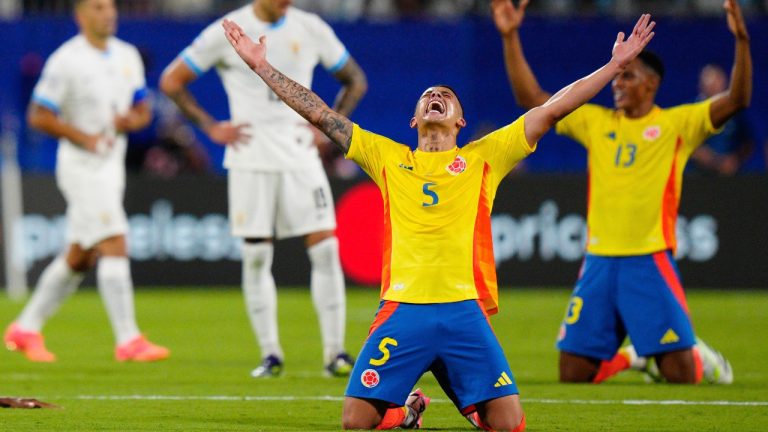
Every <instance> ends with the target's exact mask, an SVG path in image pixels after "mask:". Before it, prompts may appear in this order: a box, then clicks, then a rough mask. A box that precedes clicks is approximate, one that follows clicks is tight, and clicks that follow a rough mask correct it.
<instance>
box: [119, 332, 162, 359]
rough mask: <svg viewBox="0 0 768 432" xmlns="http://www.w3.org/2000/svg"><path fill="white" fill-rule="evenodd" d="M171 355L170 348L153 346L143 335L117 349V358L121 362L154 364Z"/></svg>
mask: <svg viewBox="0 0 768 432" xmlns="http://www.w3.org/2000/svg"><path fill="white" fill-rule="evenodd" d="M170 355H171V351H170V350H168V348H166V347H162V346H159V345H155V344H153V343H152V342H150V341H148V340H147V338H145V337H144V336H143V335H139V336H136V337H135V338H133V339H131V340H130V341H128V342H126V343H124V344H122V345H118V346H117V348H115V358H116V359H117V361H121V362H126V361H132V362H153V361H159V360H165V359H167V358H168V356H170Z"/></svg>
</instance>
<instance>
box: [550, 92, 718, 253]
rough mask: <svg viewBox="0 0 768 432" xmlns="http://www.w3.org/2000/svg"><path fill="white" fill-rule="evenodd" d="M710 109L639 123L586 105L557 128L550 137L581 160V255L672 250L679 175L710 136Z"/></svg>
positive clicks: (681, 110)
mask: <svg viewBox="0 0 768 432" xmlns="http://www.w3.org/2000/svg"><path fill="white" fill-rule="evenodd" d="M710 103H711V102H710V101H704V102H700V103H695V104H687V105H680V106H677V107H673V108H668V109H662V108H659V107H657V106H654V107H653V109H652V110H651V111H650V112H649V113H648V114H647V115H646V116H644V117H642V118H638V119H630V118H627V117H625V116H624V115H623V114H622V113H621V112H619V111H615V110H613V109H609V108H605V107H601V106H597V105H592V104H587V105H584V106H582V107H580V108H578V109H577V110H575V111H574V112H572V113H571V114H569V115H568V116H567V117H565V118H564V119H563V120H560V122H559V123H558V124H557V126H556V131H557V133H558V134H562V135H566V136H569V137H571V138H573V139H575V140H576V141H578V142H580V143H581V144H582V145H584V147H586V149H587V152H588V164H589V186H588V187H589V189H588V190H589V192H588V197H587V229H588V236H587V238H588V240H587V251H588V252H590V253H593V254H596V255H611V256H625V255H641V254H647V253H651V252H657V251H660V250H665V249H671V250H674V249H675V246H676V240H675V222H676V220H677V208H678V204H679V202H680V192H681V187H682V181H683V177H682V176H683V169H684V168H685V164H686V162H687V161H688V158H689V157H690V155H691V153H692V152H693V150H694V149H695V148H696V147H698V146H699V145H700V144H701V143H702V142H703V141H704V140H705V139H706V138H707V137H708V136H709V135H711V134H712V133H714V132H715V129H714V127H713V126H712V120H711V118H710V115H709V106H710Z"/></svg>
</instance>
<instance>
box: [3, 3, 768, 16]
mask: <svg viewBox="0 0 768 432" xmlns="http://www.w3.org/2000/svg"><path fill="white" fill-rule="evenodd" d="M740 1H741V4H742V8H743V9H744V12H745V14H746V15H747V16H749V15H752V14H765V13H767V12H768V0H740ZM244 2H245V0H122V1H120V2H118V4H119V7H120V10H121V12H122V13H123V14H128V15H138V16H142V15H144V16H146V15H152V16H169V17H189V16H208V15H211V16H212V15H220V14H222V13H224V12H226V11H229V10H232V9H234V8H236V7H237V6H240V5H241V4H243V3H244ZM489 3H490V0H375V1H374V0H322V1H319V0H295V2H294V4H295V5H296V6H298V7H300V8H302V9H305V10H311V11H314V12H316V13H319V14H321V15H323V16H324V17H325V18H327V19H329V20H332V21H333V20H343V21H355V20H361V19H365V20H371V21H390V20H396V19H419V18H428V19H438V20H439V19H444V20H450V19H458V18H461V17H464V16H466V15H472V14H475V15H486V14H488V11H489V8H488V4H489ZM722 3H723V2H722V0H536V1H533V2H531V5H530V10H531V11H534V13H541V14H548V15H573V14H581V15H622V16H623V15H632V16H634V15H636V14H637V13H639V12H641V11H653V13H654V14H655V15H677V16H688V15H698V16H702V15H704V16H706V15H719V14H720V13H721V12H722ZM71 4H72V0H0V17H7V18H12V17H18V16H28V15H35V14H58V13H68V11H69V9H70V7H71Z"/></svg>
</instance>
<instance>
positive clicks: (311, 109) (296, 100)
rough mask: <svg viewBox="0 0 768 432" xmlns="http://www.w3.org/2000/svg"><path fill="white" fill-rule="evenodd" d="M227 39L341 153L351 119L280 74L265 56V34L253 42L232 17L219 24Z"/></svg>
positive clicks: (346, 146)
mask: <svg viewBox="0 0 768 432" xmlns="http://www.w3.org/2000/svg"><path fill="white" fill-rule="evenodd" d="M222 25H223V26H224V31H225V33H226V35H227V39H228V40H229V43H231V44H232V46H233V47H234V48H235V51H237V54H238V55H240V58H242V59H243V61H245V63H246V64H247V65H248V66H249V67H250V68H251V69H252V70H253V71H254V72H256V74H257V75H258V76H259V77H261V79H262V80H264V82H265V83H266V84H267V85H268V86H269V88H271V89H272V91H274V92H275V94H276V95H277V96H278V97H279V98H280V99H281V100H282V101H283V102H285V104H286V105H288V106H289V107H291V108H292V109H293V110H294V111H296V112H297V113H299V114H300V115H301V116H302V117H304V118H305V119H307V121H309V122H310V123H312V124H313V125H314V126H315V127H316V128H318V129H320V130H321V131H323V133H325V134H326V135H327V136H328V137H329V138H330V139H331V141H333V142H334V143H335V144H336V145H337V146H338V147H339V148H340V149H341V151H343V152H344V153H345V154H346V153H347V151H348V150H349V145H350V143H351V141H352V122H351V121H350V120H349V119H348V118H346V117H344V116H343V115H341V114H339V113H337V112H336V111H334V110H332V109H331V108H329V107H328V105H327V104H326V103H325V102H323V100H322V99H320V97H319V96H318V95H316V94H315V93H314V92H312V90H309V89H308V88H306V87H304V86H302V85H301V84H299V83H297V82H296V81H294V80H292V79H290V78H288V77H287V76H285V75H283V74H282V73H281V72H280V71H279V70H277V69H275V68H274V67H272V65H271V64H269V63H268V62H267V59H266V52H267V46H266V37H265V36H262V37H260V38H259V42H258V43H256V42H254V41H252V40H251V38H249V37H248V36H246V35H245V33H244V32H243V30H242V29H241V28H240V26H238V25H237V24H235V23H234V22H232V21H229V20H224V23H223V24H222Z"/></svg>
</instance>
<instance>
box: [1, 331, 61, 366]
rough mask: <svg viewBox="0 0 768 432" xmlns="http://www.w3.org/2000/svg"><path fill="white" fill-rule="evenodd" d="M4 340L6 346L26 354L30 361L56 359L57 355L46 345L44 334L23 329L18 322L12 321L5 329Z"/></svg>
mask: <svg viewBox="0 0 768 432" xmlns="http://www.w3.org/2000/svg"><path fill="white" fill-rule="evenodd" d="M3 341H4V342H5V347H6V348H8V349H9V350H11V351H18V352H20V353H22V354H24V355H25V356H26V357H27V359H29V360H30V361H33V362H43V363H51V362H54V361H56V355H55V354H53V353H52V352H50V351H48V349H47V348H46V347H45V341H44V340H43V335H42V334H40V333H39V332H34V331H26V330H22V329H21V328H20V327H19V325H18V324H16V323H11V325H9V326H8V328H7V329H5V336H4V337H3Z"/></svg>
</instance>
